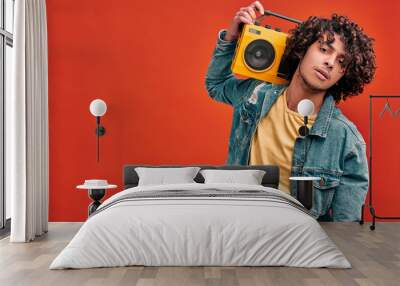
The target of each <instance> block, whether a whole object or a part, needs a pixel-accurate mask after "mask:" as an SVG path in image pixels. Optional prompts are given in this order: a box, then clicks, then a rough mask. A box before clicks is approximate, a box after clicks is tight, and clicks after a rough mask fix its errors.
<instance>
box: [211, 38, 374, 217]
mask: <svg viewBox="0 0 400 286" xmlns="http://www.w3.org/2000/svg"><path fill="white" fill-rule="evenodd" d="M224 33H225V31H221V32H220V33H219V37H218V43H217V46H216V48H215V50H214V54H213V57H212V60H211V63H210V64H209V67H208V71H207V75H206V87H207V91H208V94H209V95H210V97H211V98H213V99H215V100H217V101H220V102H223V103H227V104H230V105H231V106H232V107H233V109H234V112H233V119H232V129H231V133H230V138H229V151H228V159H227V164H230V165H248V163H249V158H250V156H249V155H250V149H251V142H252V137H253V135H254V133H255V131H256V128H257V125H258V123H259V122H260V120H261V119H262V118H263V117H264V116H266V115H267V114H268V112H269V110H270V109H271V107H272V105H273V104H274V103H275V102H276V100H277V98H278V97H279V96H280V94H281V92H282V91H283V90H284V89H285V87H286V86H285V85H275V84H270V83H266V82H263V81H260V80H256V79H251V78H250V79H238V78H236V77H235V76H234V75H233V74H232V71H231V63H232V59H233V55H234V52H235V47H236V41H233V42H227V41H224V40H223V37H224ZM305 150H307V151H306V152H305ZM306 154H307V155H306ZM292 156H293V157H292V168H291V175H292V176H316V177H320V178H321V179H320V180H319V181H313V192H314V196H313V207H312V209H311V214H312V215H313V216H314V217H315V218H319V219H320V220H330V221H356V220H359V219H360V215H361V206H362V204H363V203H364V201H365V196H366V194H367V191H368V178H369V176H368V174H369V173H368V163H367V158H366V144H365V141H364V139H363V137H362V136H361V134H360V133H359V131H358V130H357V128H356V127H355V125H354V124H353V123H352V122H351V121H350V120H349V119H348V118H346V117H345V116H344V115H343V114H342V112H341V111H340V109H339V108H337V107H336V105H335V101H334V99H333V97H332V96H331V95H329V94H327V95H326V96H325V99H324V102H323V104H322V106H321V108H320V111H319V113H318V115H317V118H316V120H315V122H314V124H313V126H312V128H311V130H310V133H309V135H308V136H307V137H301V136H299V137H297V138H296V140H295V143H294V150H293V155H292ZM290 191H291V195H292V196H294V197H296V192H297V190H296V184H291V190H290Z"/></svg>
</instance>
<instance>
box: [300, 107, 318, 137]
mask: <svg viewBox="0 0 400 286" xmlns="http://www.w3.org/2000/svg"><path fill="white" fill-rule="evenodd" d="M297 111H298V112H299V113H300V114H301V115H302V116H304V125H303V126H301V127H300V128H299V133H300V135H301V136H307V135H308V133H309V129H308V127H307V124H308V116H310V115H311V114H313V112H314V103H313V102H312V101H311V100H309V99H303V100H301V101H300V102H299V104H298V105H297Z"/></svg>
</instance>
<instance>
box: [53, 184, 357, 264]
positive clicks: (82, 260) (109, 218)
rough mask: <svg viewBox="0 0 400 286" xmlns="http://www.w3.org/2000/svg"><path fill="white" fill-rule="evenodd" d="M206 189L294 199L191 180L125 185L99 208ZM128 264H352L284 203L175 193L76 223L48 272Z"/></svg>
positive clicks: (112, 208)
mask: <svg viewBox="0 0 400 286" xmlns="http://www.w3.org/2000/svg"><path fill="white" fill-rule="evenodd" d="M207 188H215V189H218V190H221V191H223V190H227V191H232V190H237V191H239V190H262V191H265V192H269V193H271V194H275V195H278V196H283V197H285V198H287V199H289V200H291V201H293V202H297V201H296V200H295V199H293V198H292V197H290V196H289V195H286V194H284V193H282V192H280V191H279V190H276V189H272V188H267V187H262V186H254V185H238V184H196V183H194V184H179V185H178V184H176V185H159V186H146V187H135V188H131V189H127V190H124V191H122V192H120V193H118V194H116V195H114V196H112V197H110V198H109V199H108V200H106V201H105V202H104V203H103V204H102V205H101V206H100V208H99V209H101V208H102V207H103V206H107V204H108V203H110V202H112V201H113V200H116V199H118V198H120V197H121V196H124V195H127V194H129V193H131V192H145V191H157V190H158V191H163V190H198V191H202V190H203V191H204V189H207ZM297 203H298V202H297ZM298 204H299V203H298ZM127 265H145V266H194V265H199V266H200V265H204V266H206V265H208V266H210V265H214V266H242V265H243V266H244V265H246V266H293V267H332V268H350V267H351V266H350V263H349V262H348V261H347V259H346V258H345V257H344V255H343V254H342V252H341V251H340V250H339V249H338V248H337V247H336V245H335V244H334V243H333V242H332V241H331V239H330V238H329V237H328V236H327V234H326V233H325V231H324V230H323V229H322V228H321V226H320V225H319V224H318V222H317V221H316V220H315V219H314V218H312V217H311V216H309V215H308V214H306V213H304V212H302V211H301V210H299V209H297V208H295V207H293V206H291V205H289V204H283V203H279V202H277V201H276V202H275V201H273V200H270V201H268V200H264V199H261V198H235V197H226V198H220V197H207V198H205V197H201V198H198V197H193V198H192V197H182V198H179V197H178V198H176V197H175V198H152V199H139V200H132V201H123V202H120V203H116V204H114V205H111V206H109V207H108V208H105V207H104V210H103V211H100V212H99V213H97V214H95V215H94V216H92V217H90V218H89V219H88V220H87V221H86V222H85V223H84V224H83V225H82V227H81V228H80V230H79V231H78V233H77V234H76V235H75V237H74V238H73V239H72V240H71V242H70V243H69V244H68V245H67V246H66V247H65V248H64V250H63V251H62V252H61V253H60V254H59V255H58V256H57V257H56V258H55V259H54V261H53V262H52V264H51V265H50V269H62V268H91V267H111V266H127Z"/></svg>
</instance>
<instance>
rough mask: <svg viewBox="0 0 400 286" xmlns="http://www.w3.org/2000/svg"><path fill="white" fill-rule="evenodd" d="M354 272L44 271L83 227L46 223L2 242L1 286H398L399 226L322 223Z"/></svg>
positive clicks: (202, 269) (273, 269) (254, 269)
mask: <svg viewBox="0 0 400 286" xmlns="http://www.w3.org/2000/svg"><path fill="white" fill-rule="evenodd" d="M322 225H323V228H324V229H325V230H326V231H327V233H328V234H329V236H330V237H331V238H332V239H333V240H334V241H335V243H336V244H337V245H338V247H339V248H340V249H341V250H342V251H343V252H344V254H345V255H346V257H347V258H348V259H349V261H350V262H351V264H352V265H353V268H352V269H348V270H342V269H306V268H289V267H119V268H100V269H86V270H48V267H49V265H50V263H51V261H52V260H53V259H54V258H55V256H56V255H57V254H58V253H59V252H60V251H61V250H62V249H63V247H65V245H66V244H67V242H68V241H69V240H70V239H71V238H72V236H73V235H74V234H75V233H76V231H77V230H78V229H79V227H80V226H81V223H50V225H49V233H48V234H47V235H45V236H43V237H41V238H39V239H37V240H35V241H34V242H32V243H9V239H8V238H5V239H3V240H1V241H0V285H1V286H8V285H10V286H11V285H12V286H17V285H29V286H34V285H40V286H42V285H52V286H61V285H68V286H75V285H137V286H139V285H140V286H150V285H167V286H179V285H210V286H211V285H226V286H234V285H246V286H247V285H249V286H250V285H251V286H253V285H254V286H261V285H290V286H293V285H296V286H297V285H346V286H351V285H382V286H390V285H400V223H378V224H377V228H376V230H375V231H370V230H369V228H368V225H363V226H360V225H359V224H357V223H323V224H322Z"/></svg>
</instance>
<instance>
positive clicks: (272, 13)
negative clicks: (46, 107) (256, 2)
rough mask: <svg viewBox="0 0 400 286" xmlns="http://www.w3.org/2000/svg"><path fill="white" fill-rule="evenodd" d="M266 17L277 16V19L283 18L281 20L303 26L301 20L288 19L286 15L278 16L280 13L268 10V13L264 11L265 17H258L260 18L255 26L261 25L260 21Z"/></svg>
mask: <svg viewBox="0 0 400 286" xmlns="http://www.w3.org/2000/svg"><path fill="white" fill-rule="evenodd" d="M265 16H275V17H278V18H281V19H284V20H287V21H290V22H293V23H296V24H301V23H303V22H302V21H300V20H296V19H293V18H289V17H286V16H284V15H281V14H278V13H275V12H272V11H269V10H267V11H264V15H261V16H260V17H258V18H257V19H256V21H255V24H256V25H260V20H261V19H262V18H264V17H265Z"/></svg>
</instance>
